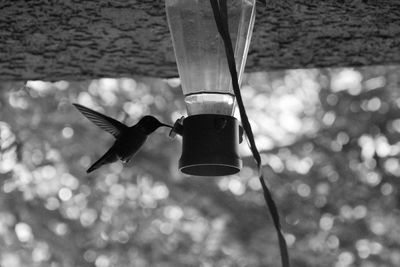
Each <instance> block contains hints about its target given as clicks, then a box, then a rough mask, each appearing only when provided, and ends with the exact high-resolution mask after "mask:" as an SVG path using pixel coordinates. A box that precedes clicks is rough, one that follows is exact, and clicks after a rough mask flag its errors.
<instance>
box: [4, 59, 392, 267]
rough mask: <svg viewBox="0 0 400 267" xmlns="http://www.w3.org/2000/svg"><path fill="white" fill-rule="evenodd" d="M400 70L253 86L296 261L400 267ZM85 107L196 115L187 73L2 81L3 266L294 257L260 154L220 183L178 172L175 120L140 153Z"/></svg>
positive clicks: (252, 78) (294, 73) (252, 262)
mask: <svg viewBox="0 0 400 267" xmlns="http://www.w3.org/2000/svg"><path fill="white" fill-rule="evenodd" d="M399 73H400V68H399V67H396V66H387V67H381V66H378V67H369V68H359V69H324V70H290V71H285V72H273V73H253V74H249V75H247V76H246V77H245V79H244V82H243V89H242V92H243V97H244V100H245V104H246V106H247V109H248V114H249V117H250V118H251V120H252V121H251V122H252V125H253V130H254V132H255V136H256V142H257V144H258V146H259V148H260V150H261V151H262V159H263V166H264V171H265V177H267V182H268V184H269V185H270V187H271V190H272V192H273V194H274V197H275V200H276V202H277V204H278V206H279V208H280V213H281V217H282V223H283V229H284V231H285V235H286V239H287V242H288V245H289V247H290V248H289V249H290V254H291V261H292V264H293V266H296V267H303V266H304V267H312V266H316V267H320V266H335V267H346V266H361V267H373V266H381V267H383V266H398V264H399V262H400V224H399V223H398V222H399V221H400V213H399V209H398V207H399V199H400V198H399V193H398V189H397V188H398V185H399V176H400V163H399V154H400V146H399V145H400V143H399V142H400V108H399V107H400V92H399V91H398V87H399V77H400V76H399ZM72 102H79V103H81V104H83V105H86V106H88V107H90V108H93V109H96V110H99V111H100V112H103V113H105V114H107V115H109V116H112V117H115V118H117V119H120V120H121V121H124V122H126V123H127V124H128V125H132V124H134V123H135V122H136V121H137V120H138V119H139V118H140V117H141V116H142V115H144V114H153V115H156V116H157V117H158V118H159V119H161V120H163V121H165V122H168V123H172V122H174V121H175V120H176V119H177V118H179V117H180V116H182V115H184V114H185V110H184V104H183V103H184V102H183V97H182V94H181V90H180V87H179V81H178V80H176V79H175V80H168V81H165V80H159V79H150V78H146V79H145V78H135V79H100V80H94V81H85V82H74V81H59V82H55V83H48V82H41V81H29V82H27V83H15V82H13V83H7V82H3V83H1V84H0V141H1V143H0V148H1V154H0V186H1V187H0V188H1V191H0V266H7V267H17V266H44V267H46V266H52V267H56V266H66V267H67V266H96V267H107V266H139V267H140V266H163V267H164V266H165V267H167V266H204V267H206V266H280V263H279V260H280V258H279V250H278V243H277V239H276V234H275V232H274V228H273V226H272V223H271V220H270V218H269V215H268V213H267V211H266V206H265V204H264V200H263V197H262V192H261V191H260V190H261V187H260V185H259V182H258V178H257V177H256V176H257V173H256V172H255V168H254V167H255V164H254V161H253V160H252V158H251V157H250V152H249V149H248V148H247V147H246V145H245V144H242V145H241V154H242V155H243V159H244V166H245V167H244V168H243V170H242V171H241V172H240V173H239V174H238V175H233V176H229V177H221V178H198V177H187V176H184V175H182V174H181V173H179V171H178V170H177V166H178V159H179V156H180V140H179V138H177V139H175V140H170V139H169V138H168V137H167V135H168V131H167V130H166V129H162V130H161V129H160V130H158V131H157V132H156V133H155V134H153V135H152V136H151V137H150V140H149V141H148V142H147V143H146V144H145V146H144V148H143V149H142V151H141V152H139V154H138V155H137V156H136V157H135V158H134V160H133V161H132V163H130V164H129V165H128V166H125V167H124V168H123V166H122V164H121V163H115V164H112V165H108V166H105V167H103V168H101V169H99V170H98V171H96V172H94V173H93V174H90V175H86V173H85V170H86V168H87V167H88V165H89V164H90V163H91V162H93V161H94V160H96V159H97V158H98V157H99V156H100V155H102V153H104V152H105V151H106V149H107V148H108V147H109V146H110V145H111V144H112V142H113V140H112V137H111V136H110V135H108V134H107V133H105V132H103V131H102V130H100V129H99V128H97V127H96V126H95V125H93V124H92V123H90V122H89V121H88V120H86V119H85V118H83V117H82V116H81V115H80V114H79V112H78V111H76V110H75V109H74V108H73V106H72V105H71V103H72Z"/></svg>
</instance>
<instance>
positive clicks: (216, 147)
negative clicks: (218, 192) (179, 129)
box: [179, 114, 242, 176]
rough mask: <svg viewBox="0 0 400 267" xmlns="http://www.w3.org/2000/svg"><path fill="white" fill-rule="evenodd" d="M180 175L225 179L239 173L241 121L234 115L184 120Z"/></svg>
mask: <svg viewBox="0 0 400 267" xmlns="http://www.w3.org/2000/svg"><path fill="white" fill-rule="evenodd" d="M182 136H183V144H182V156H181V158H180V160H179V169H180V170H181V172H183V173H185V174H190V175H197V176H223V175H231V174H235V173H237V172H239V171H240V169H241V167H242V160H241V159H240V157H239V152H238V145H239V122H238V121H237V120H236V119H235V118H234V117H232V116H226V115H217V114H201V115H193V116H189V117H187V118H185V119H184V121H183V134H182Z"/></svg>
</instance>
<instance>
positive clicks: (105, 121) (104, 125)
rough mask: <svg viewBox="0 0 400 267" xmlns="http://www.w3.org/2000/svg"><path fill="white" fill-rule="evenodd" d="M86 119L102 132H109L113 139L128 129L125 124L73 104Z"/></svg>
mask: <svg viewBox="0 0 400 267" xmlns="http://www.w3.org/2000/svg"><path fill="white" fill-rule="evenodd" d="M73 105H74V106H75V107H76V108H77V109H78V110H79V111H80V112H81V113H82V114H83V115H84V116H85V117H86V118H88V119H89V120H90V121H91V122H93V123H94V124H96V125H97V126H99V127H100V128H101V129H103V130H104V131H107V132H109V133H110V134H112V135H113V136H114V137H115V138H117V137H118V136H120V134H121V133H122V132H123V131H126V130H127V129H128V126H126V125H125V124H123V123H121V122H119V121H117V120H115V119H113V118H110V117H108V116H106V115H103V114H101V113H99V112H97V111H94V110H92V109H90V108H87V107H84V106H82V105H79V104H75V103H74V104H73Z"/></svg>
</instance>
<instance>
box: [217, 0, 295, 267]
mask: <svg viewBox="0 0 400 267" xmlns="http://www.w3.org/2000/svg"><path fill="white" fill-rule="evenodd" d="M210 3H211V6H212V10H213V13H214V19H215V22H216V24H217V29H218V32H219V34H220V35H221V37H222V40H223V42H224V46H225V53H226V57H227V60H228V67H229V72H230V74H231V77H232V87H233V91H234V93H235V97H236V100H237V103H238V108H239V113H240V117H241V121H242V124H243V128H244V131H245V133H246V136H247V138H248V140H249V143H250V150H251V152H252V154H253V157H254V159H255V161H256V162H257V167H258V172H259V180H260V183H261V186H262V189H263V192H264V199H265V202H266V203H267V206H268V209H269V211H270V214H271V217H272V221H273V223H274V226H275V229H276V233H277V235H278V240H279V248H280V252H281V262H282V267H290V263H289V254H288V249H287V245H286V240H285V238H284V236H283V234H282V230H281V224H280V221H279V213H278V209H277V207H276V204H275V202H274V200H273V198H272V195H271V192H270V191H269V189H268V187H267V185H266V184H265V181H264V177H263V175H262V166H261V157H260V153H259V152H258V149H257V146H256V143H255V141H254V135H253V131H252V129H251V125H250V123H249V119H248V117H247V114H246V110H245V108H244V105H243V100H242V95H241V93H240V89H239V82H238V75H237V71H236V63H235V54H234V50H233V47H232V41H231V38H230V35H229V26H228V11H227V4H226V0H219V1H218V0H210Z"/></svg>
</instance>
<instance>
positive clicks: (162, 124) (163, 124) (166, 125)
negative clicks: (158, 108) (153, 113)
mask: <svg viewBox="0 0 400 267" xmlns="http://www.w3.org/2000/svg"><path fill="white" fill-rule="evenodd" d="M161 126H165V127H169V128H171V129H172V128H174V127H172V126H171V125H168V124H165V123H161Z"/></svg>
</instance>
